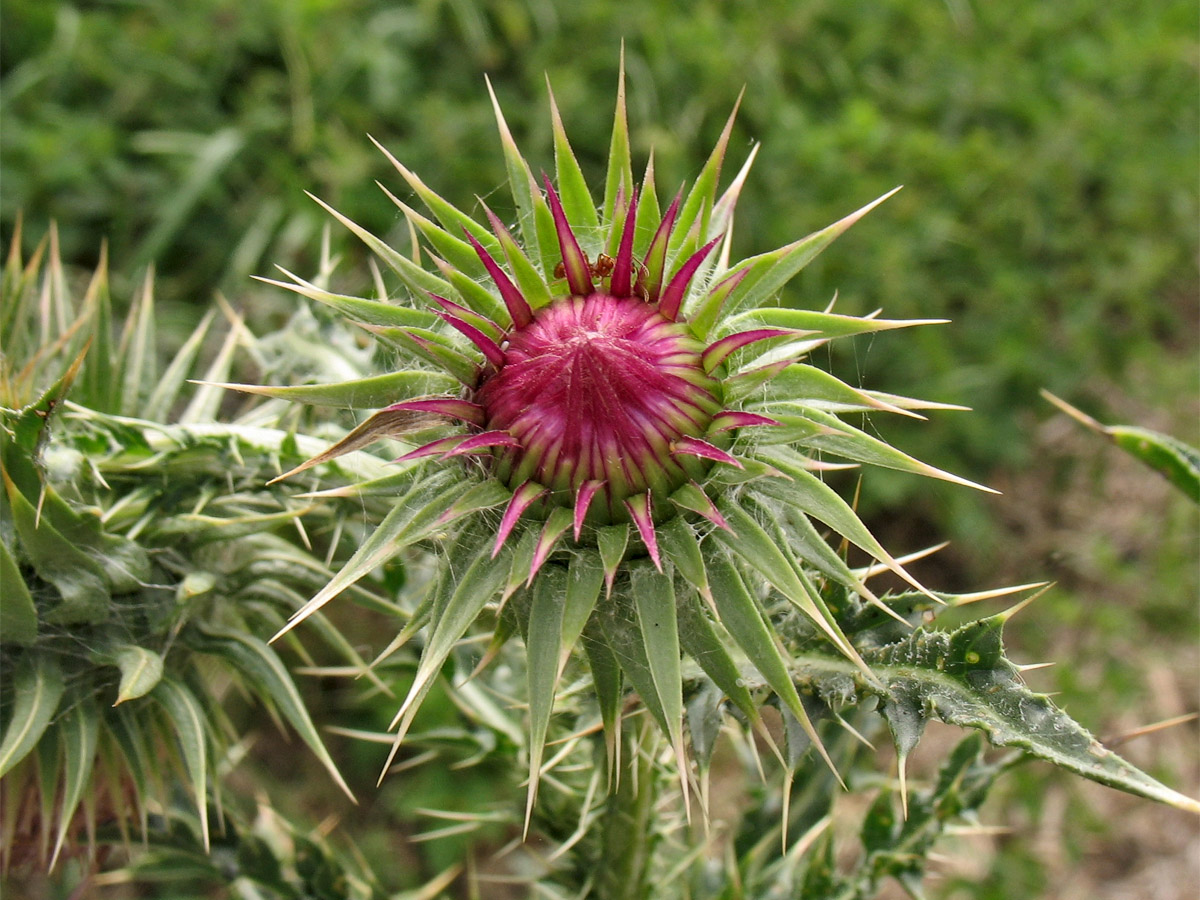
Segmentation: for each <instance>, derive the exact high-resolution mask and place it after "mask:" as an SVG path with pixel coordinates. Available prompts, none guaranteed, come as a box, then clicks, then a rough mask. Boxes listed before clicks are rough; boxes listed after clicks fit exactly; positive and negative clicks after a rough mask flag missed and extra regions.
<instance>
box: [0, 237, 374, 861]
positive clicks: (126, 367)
mask: <svg viewBox="0 0 1200 900" xmlns="http://www.w3.org/2000/svg"><path fill="white" fill-rule="evenodd" d="M20 246H21V237H20V234H17V235H16V236H15V237H14V240H13V243H12V251H11V254H10V256H9V258H8V261H7V264H6V266H5V271H4V274H3V288H2V293H3V296H2V297H0V310H2V315H3V321H2V323H0V325H2V327H3V333H4V352H3V355H2V356H0V475H2V480H3V489H2V490H0V538H2V540H0V574H2V576H3V583H4V600H3V606H2V614H0V647H2V651H0V722H2V723H3V731H2V734H0V776H2V780H0V792H2V795H3V801H2V821H3V825H2V827H0V857H2V861H3V864H4V867H5V868H7V867H10V866H24V865H27V864H30V863H33V862H34V861H35V860H41V861H42V862H43V863H44V862H49V863H50V864H51V865H53V864H54V862H55V861H56V860H58V859H60V858H61V857H63V856H64V855H70V854H74V853H77V852H83V851H84V850H86V849H88V848H89V847H94V844H93V842H94V840H95V838H96V828H97V825H105V824H107V825H110V826H112V825H114V824H115V825H116V826H117V827H118V828H119V829H120V831H121V833H123V834H125V835H126V836H127V838H128V836H129V835H131V834H132V833H134V832H137V831H139V830H140V831H142V832H143V833H144V832H145V829H146V827H147V817H148V815H149V814H150V813H151V812H164V811H165V810H166V809H167V808H168V806H169V803H168V798H169V797H170V796H171V795H172V794H173V793H175V791H176V788H175V785H176V784H177V783H178V782H179V781H180V780H181V781H182V782H183V783H184V784H186V785H187V786H188V790H189V792H190V794H191V796H192V798H193V802H194V803H195V804H196V810H197V815H196V818H195V821H196V823H197V838H198V840H199V841H200V842H202V844H203V845H204V846H207V844H208V840H209V822H208V813H207V811H208V809H209V807H210V804H211V803H212V802H213V799H214V797H217V796H219V795H218V793H217V792H218V788H219V782H218V777H217V774H218V770H219V768H220V767H221V766H222V765H224V762H225V757H226V755H227V754H228V752H229V750H230V748H231V747H233V746H234V744H236V743H237V742H238V741H239V740H241V739H242V738H243V737H244V735H242V734H241V733H240V732H239V729H238V728H237V727H236V726H235V725H234V724H233V723H232V722H231V721H230V719H229V717H228V715H227V713H226V712H225V711H224V710H223V702H222V701H223V698H224V696H225V694H226V693H227V692H228V690H229V687H230V686H231V685H232V686H234V687H235V688H236V689H238V690H239V691H241V692H243V693H244V695H246V696H248V697H250V698H252V700H253V701H254V702H256V703H261V704H263V705H265V706H267V707H269V708H273V709H274V710H275V711H276V712H277V713H278V715H279V718H281V719H282V720H286V721H287V722H288V723H290V725H291V726H292V727H294V728H295V729H296V730H297V732H298V733H299V734H300V736H301V738H302V739H303V740H304V741H305V743H307V744H308V745H309V747H311V749H312V750H313V752H314V753H315V754H316V755H317V756H318V757H319V758H320V759H321V761H322V763H323V764H324V765H325V766H326V767H327V768H328V770H329V771H330V773H331V775H332V776H333V777H334V778H335V779H336V780H337V781H338V783H339V784H342V786H343V787H345V785H344V783H343V782H342V780H341V776H340V775H338V773H337V771H336V769H335V767H334V764H333V761H332V760H331V759H330V757H329V756H328V754H327V753H326V751H325V749H324V747H323V745H322V742H321V740H320V738H319V736H318V734H317V732H316V729H315V727H314V725H313V723H312V721H311V719H310V718H309V715H308V713H307V712H306V710H305V708H304V706H303V704H302V702H301V698H300V694H299V692H298V691H297V688H296V686H295V684H294V683H293V681H292V679H291V677H290V675H289V674H288V672H287V670H286V669H285V667H284V665H283V663H282V661H281V659H280V657H279V655H278V654H277V653H276V651H275V650H274V649H272V648H270V647H269V646H268V645H267V644H266V643H264V641H263V640H262V639H261V638H259V637H257V636H256V635H261V634H263V633H264V632H265V633H268V634H269V633H270V632H271V631H273V630H275V629H277V628H278V627H279V626H280V625H281V624H282V622H283V620H284V616H286V614H287V613H288V612H290V611H292V610H294V609H295V608H296V607H297V606H298V605H299V604H300V603H302V602H303V599H304V598H305V597H306V596H308V595H309V594H311V593H312V591H313V590H315V589H316V588H317V587H318V586H319V585H320V584H321V583H323V581H324V580H325V579H327V577H328V574H329V573H328V570H327V569H326V567H325V565H324V563H323V562H322V559H323V557H324V554H325V553H327V552H328V553H330V554H334V552H335V550H336V547H337V546H340V545H341V541H343V540H347V539H348V538H350V537H351V534H352V526H351V531H346V532H345V536H344V537H340V536H341V535H342V534H343V532H342V531H341V529H340V527H339V522H338V520H337V518H336V515H334V514H331V507H329V506H322V507H320V508H318V509H316V510H313V509H312V507H313V504H311V503H302V502H298V501H296V500H294V499H291V498H290V497H288V496H286V495H285V493H284V492H283V491H282V490H281V489H279V488H264V487H263V484H264V482H266V481H267V480H269V479H270V478H271V477H272V476H273V475H275V474H278V473H279V472H280V471H282V469H283V468H286V467H287V466H289V465H291V464H293V463H294V462H296V461H298V460H300V459H303V458H304V456H306V455H309V454H311V453H312V452H313V451H314V449H315V448H316V447H318V446H320V443H319V442H318V441H317V440H316V439H314V438H311V437H304V436H296V435H294V434H291V433H289V432H288V431H285V430H281V429H278V428H274V427H271V423H272V419H273V418H275V417H277V416H278V414H279V412H280V410H279V409H275V410H272V409H271V408H269V407H270V404H271V403H274V401H268V402H266V403H263V402H256V403H254V404H251V405H249V406H248V407H246V408H245V409H244V410H243V412H242V415H241V416H240V418H239V420H238V421H237V422H235V423H233V424H217V423H216V422H215V414H216V413H217V411H218V408H219V407H220V406H221V404H222V401H223V400H224V399H226V398H227V397H228V396H229V395H228V394H227V393H226V392H225V391H224V389H221V388H218V387H214V386H212V385H201V386H199V387H198V388H196V389H194V390H193V389H192V387H191V386H190V385H189V384H188V379H189V378H194V377H196V376H197V375H204V376H205V377H206V378H207V379H208V380H209V381H212V380H214V379H220V378H227V377H228V371H229V368H230V365H231V359H232V356H233V353H234V350H235V348H236V347H237V346H238V344H253V343H254V341H253V338H252V337H251V336H250V335H249V334H248V333H247V332H246V331H245V329H244V328H243V327H242V325H241V323H240V322H238V321H237V320H236V318H234V319H233V320H232V323H231V328H230V332H229V335H228V337H227V338H226V340H225V341H224V343H223V344H222V345H221V346H220V347H219V348H216V347H209V346H207V343H208V342H206V336H208V334H209V333H210V331H211V330H212V329H211V325H212V319H213V316H212V315H211V314H210V316H208V317H207V318H206V319H205V320H204V322H203V323H202V324H201V325H200V327H199V328H198V329H197V330H196V331H195V333H194V334H193V335H192V336H191V337H190V338H189V339H188V340H187V341H186V342H185V343H184V345H183V347H182V348H181V349H180V350H179V352H178V354H177V355H176V356H175V357H174V359H173V360H172V361H171V362H170V364H169V365H167V366H166V367H165V368H162V369H160V368H159V362H158V359H157V354H158V353H159V352H160V348H159V347H158V345H157V343H156V340H157V335H156V329H155V326H154V312H155V309H154V299H153V281H152V278H151V277H149V276H148V277H147V280H146V282H145V287H144V289H143V290H142V291H141V292H140V295H139V296H138V298H137V300H136V301H135V303H134V304H133V307H132V309H131V312H130V314H129V317H128V320H127V322H126V324H125V327H124V329H123V330H122V333H121V335H120V337H119V339H115V340H114V335H113V333H112V314H111V305H110V299H109V296H108V284H107V275H106V271H105V266H104V264H103V262H102V263H101V266H100V268H99V269H98V270H97V272H96V273H95V276H94V277H93V279H92V280H91V283H90V286H89V287H88V289H87V292H86V296H85V297H84V298H83V300H82V301H78V302H77V301H76V300H75V299H74V296H75V295H74V294H73V293H72V291H71V289H70V287H69V284H68V278H67V277H66V275H65V274H64V272H63V269H62V266H61V263H60V262H59V258H58V254H57V247H56V245H55V241H54V235H53V232H52V233H51V235H50V238H49V240H48V241H43V242H42V243H41V245H39V247H38V248H37V250H36V251H35V252H34V254H33V256H32V258H31V259H29V260H28V261H26V260H23V259H22V256H21V250H20ZM214 351H215V352H214ZM205 353H208V354H209V355H210V356H211V357H212V360H211V363H210V364H209V365H208V367H207V369H202V368H201V367H200V366H199V365H198V360H199V359H200V357H201V356H202V355H203V354H205ZM260 355H261V354H260ZM275 405H276V406H277V407H282V406H283V404H278V403H276V404H275ZM349 460H350V458H348V461H349ZM357 464H358V465H359V466H366V468H365V469H362V468H360V469H359V471H357V472H356V473H355V477H363V475H370V474H372V473H377V472H378V471H379V466H378V464H377V461H373V460H371V459H366V458H364V459H362V460H359V461H358V463H357ZM302 512H310V516H309V518H308V519H307V521H306V525H305V528H306V529H307V532H308V534H306V533H305V531H304V530H303V529H301V527H300V525H299V523H298V519H299V516H300V514H301V513H302ZM309 535H311V541H310V538H309ZM306 543H311V545H312V546H311V547H310V548H306V546H305V545H306ZM331 543H332V544H333V545H334V546H331ZM337 552H343V551H337ZM343 555H345V554H344V552H343ZM320 636H321V638H322V639H323V640H324V641H326V642H327V643H328V644H329V645H330V646H331V647H332V648H333V649H334V651H335V653H336V655H337V656H338V658H339V659H342V660H345V661H346V663H347V664H348V665H350V666H351V667H359V668H362V667H364V664H363V663H362V661H361V660H359V659H358V657H357V656H356V655H355V654H354V652H353V651H352V650H351V649H350V648H349V646H348V645H347V644H346V643H345V640H344V639H343V638H342V637H341V636H340V635H339V634H338V633H337V632H336V630H334V629H333V628H332V627H330V626H328V624H327V623H324V622H322V623H320ZM296 649H299V647H298V645H297V648H296ZM301 652H303V651H301Z"/></svg>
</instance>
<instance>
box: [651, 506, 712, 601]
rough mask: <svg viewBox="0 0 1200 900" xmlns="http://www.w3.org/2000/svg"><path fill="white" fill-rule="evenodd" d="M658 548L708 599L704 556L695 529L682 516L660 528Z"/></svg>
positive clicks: (689, 582)
mask: <svg viewBox="0 0 1200 900" xmlns="http://www.w3.org/2000/svg"><path fill="white" fill-rule="evenodd" d="M658 546H659V549H660V550H662V552H663V554H664V555H665V556H666V557H667V559H669V560H670V561H671V564H672V565H674V566H675V569H676V571H678V572H679V574H680V575H682V576H683V577H684V579H685V580H686V581H687V582H688V584H690V585H691V586H692V587H694V588H695V589H696V590H697V591H699V592H700V593H701V595H703V596H705V597H707V596H708V595H709V593H710V591H709V588H708V575H707V574H706V573H705V571H704V554H703V553H702V552H701V550H700V539H699V537H698V536H697V535H696V532H695V529H693V528H692V526H691V525H689V524H688V523H687V522H685V521H684V520H683V518H682V517H681V516H675V517H674V518H672V519H669V520H668V521H666V522H664V523H663V524H662V525H660V526H659V528H658Z"/></svg>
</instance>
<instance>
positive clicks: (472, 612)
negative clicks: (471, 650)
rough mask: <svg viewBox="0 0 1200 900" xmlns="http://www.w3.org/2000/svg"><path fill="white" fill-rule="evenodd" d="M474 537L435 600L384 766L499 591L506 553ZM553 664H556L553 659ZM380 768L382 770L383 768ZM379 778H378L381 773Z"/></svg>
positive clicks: (506, 564)
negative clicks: (454, 576) (446, 589)
mask: <svg viewBox="0 0 1200 900" xmlns="http://www.w3.org/2000/svg"><path fill="white" fill-rule="evenodd" d="M474 537H475V538H476V540H474V543H476V544H477V546H476V547H474V548H473V552H472V553H471V555H470V556H468V558H470V559H471V563H470V565H469V566H468V567H467V570H466V571H465V572H464V573H463V574H462V576H461V577H460V578H459V579H458V580H457V582H456V583H455V584H454V585H453V591H452V592H450V593H449V597H448V599H447V600H446V602H445V603H444V604H437V603H436V602H435V606H434V613H433V616H432V619H431V624H430V631H429V640H428V642H427V643H426V645H425V650H424V652H423V653H422V654H421V662H420V663H419V664H418V666H417V672H416V674H415V675H414V676H413V683H412V686H411V687H410V688H409V692H408V696H407V697H405V699H404V703H403V704H401V706H400V709H399V711H398V712H397V713H396V716H395V718H394V719H393V720H392V727H397V726H398V730H397V734H396V738H395V742H394V743H393V745H392V750H391V752H390V753H389V754H388V763H387V765H391V761H392V759H393V758H394V757H395V755H396V752H397V751H398V750H399V749H400V744H401V742H402V741H403V740H404V735H405V733H406V732H407V731H408V727H409V726H410V725H411V724H412V719H413V716H415V715H416V711H417V709H418V708H419V707H420V705H421V701H422V700H423V699H424V697H425V695H426V694H427V693H428V692H429V689H430V687H432V685H433V679H434V677H435V676H436V675H437V673H438V672H439V671H440V670H441V668H442V664H443V663H445V661H446V658H447V657H448V656H449V655H450V651H451V650H452V649H453V648H454V644H455V643H456V642H457V641H458V639H459V638H461V637H462V636H463V634H465V633H466V630H467V629H468V628H469V627H470V626H471V623H472V622H474V621H475V619H476V618H477V617H478V615H479V613H480V611H481V610H482V609H483V607H484V606H485V605H486V604H487V603H488V602H489V601H490V600H492V599H493V598H494V597H495V596H496V595H497V594H498V593H499V592H500V589H501V588H502V587H503V586H504V581H505V578H507V576H508V573H509V569H510V567H511V562H512V561H511V559H510V558H509V553H508V552H507V551H501V553H500V554H499V555H497V556H492V555H491V553H490V540H489V539H488V538H489V536H488V535H486V534H485V535H483V536H482V537H480V536H477V535H476V536H474ZM468 542H469V541H468ZM464 555H465V554H464ZM460 558H461V557H460ZM554 663H555V664H557V660H555V661H554ZM384 771H385V772H386V767H385V770H384ZM380 777H381V778H382V775H381V776H380Z"/></svg>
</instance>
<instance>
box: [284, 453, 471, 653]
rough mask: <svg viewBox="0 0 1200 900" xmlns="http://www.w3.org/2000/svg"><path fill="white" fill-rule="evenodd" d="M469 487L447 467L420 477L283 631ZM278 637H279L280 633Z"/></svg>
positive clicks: (396, 548)
mask: <svg viewBox="0 0 1200 900" xmlns="http://www.w3.org/2000/svg"><path fill="white" fill-rule="evenodd" d="M469 488H470V485H469V484H468V483H464V482H461V481H459V482H455V481H454V478H453V473H451V472H449V471H445V470H443V471H440V472H436V473H434V474H432V475H430V476H428V477H426V478H423V479H421V480H419V481H417V483H416V484H414V485H413V486H412V487H411V488H409V490H408V493H406V494H405V495H404V496H403V497H401V498H400V499H399V500H398V501H397V503H396V505H395V506H393V507H392V509H391V510H390V511H389V512H388V514H387V515H386V516H385V517H384V519H383V521H382V522H380V523H379V525H378V526H377V527H376V528H375V530H374V531H372V532H371V534H370V536H369V537H368V538H367V539H366V540H365V541H363V543H362V544H361V545H360V546H359V548H358V550H357V551H355V553H354V555H353V556H351V557H350V559H349V560H347V561H346V564H345V565H344V566H342V568H341V569H340V570H339V571H338V573H337V574H336V575H334V576H333V578H332V579H331V580H330V581H329V583H328V584H326V585H325V587H323V588H322V589H321V590H320V591H318V592H317V594H316V595H315V596H314V597H313V598H312V599H311V600H309V601H308V603H306V604H305V605H304V606H303V607H302V608H301V609H300V610H298V611H297V612H296V613H295V614H294V615H293V616H292V618H291V620H290V621H289V622H288V624H287V626H286V627H285V628H284V629H283V631H290V630H291V629H292V628H294V627H296V626H297V625H299V624H300V623H301V622H302V621H304V620H305V619H306V618H308V617H309V616H310V615H312V614H313V613H314V612H316V611H317V610H318V609H320V608H321V607H322V606H324V605H325V604H326V603H328V602H329V601H330V600H332V599H333V598H334V597H336V596H337V595H338V594H340V593H341V592H342V591H344V590H346V588H348V587H350V586H351V585H352V584H354V583H355V582H357V581H358V580H359V579H361V578H363V577H364V576H365V575H367V573H369V572H370V571H371V570H373V569H375V568H376V567H378V566H381V565H383V564H384V563H385V562H387V561H388V560H390V559H392V558H393V557H394V556H396V555H397V554H398V553H400V552H401V551H402V550H403V549H404V548H405V547H406V546H408V545H409V544H411V543H413V540H407V541H404V540H402V536H403V535H405V534H406V533H412V532H413V526H414V522H416V521H418V516H421V515H422V514H423V519H424V520H425V521H427V522H428V521H429V520H430V519H434V520H436V518H437V516H438V515H440V513H441V512H443V511H445V509H447V508H448V507H449V506H450V505H451V504H452V503H453V502H454V501H455V500H457V499H458V498H459V497H460V496H461V495H462V494H463V493H465V492H466V491H467V490H469ZM418 533H419V531H418ZM283 631H281V632H280V634H282V633H283ZM275 637H276V638H278V637H279V635H276V636H275ZM272 640H274V638H273V639H272Z"/></svg>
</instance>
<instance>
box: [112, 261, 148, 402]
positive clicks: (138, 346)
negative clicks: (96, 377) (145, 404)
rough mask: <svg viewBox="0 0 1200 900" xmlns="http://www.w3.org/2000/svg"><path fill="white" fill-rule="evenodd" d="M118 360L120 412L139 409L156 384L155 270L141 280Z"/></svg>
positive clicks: (126, 323)
mask: <svg viewBox="0 0 1200 900" xmlns="http://www.w3.org/2000/svg"><path fill="white" fill-rule="evenodd" d="M116 358H117V359H118V360H119V361H120V368H121V371H120V384H121V407H120V408H121V411H122V412H125V413H129V412H133V411H135V410H140V409H141V408H142V398H143V396H144V395H148V393H149V390H150V386H151V385H155V384H157V383H158V346H157V339H156V331H155V325H154V269H153V268H151V269H150V270H149V271H148V272H147V273H146V277H145V280H144V281H143V282H142V290H141V292H140V293H139V294H138V297H137V299H136V300H135V301H134V305H133V309H132V310H130V313H129V318H128V319H126V320H125V330H124V332H123V333H122V335H121V343H120V345H119V346H118V348H117V354H116Z"/></svg>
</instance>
